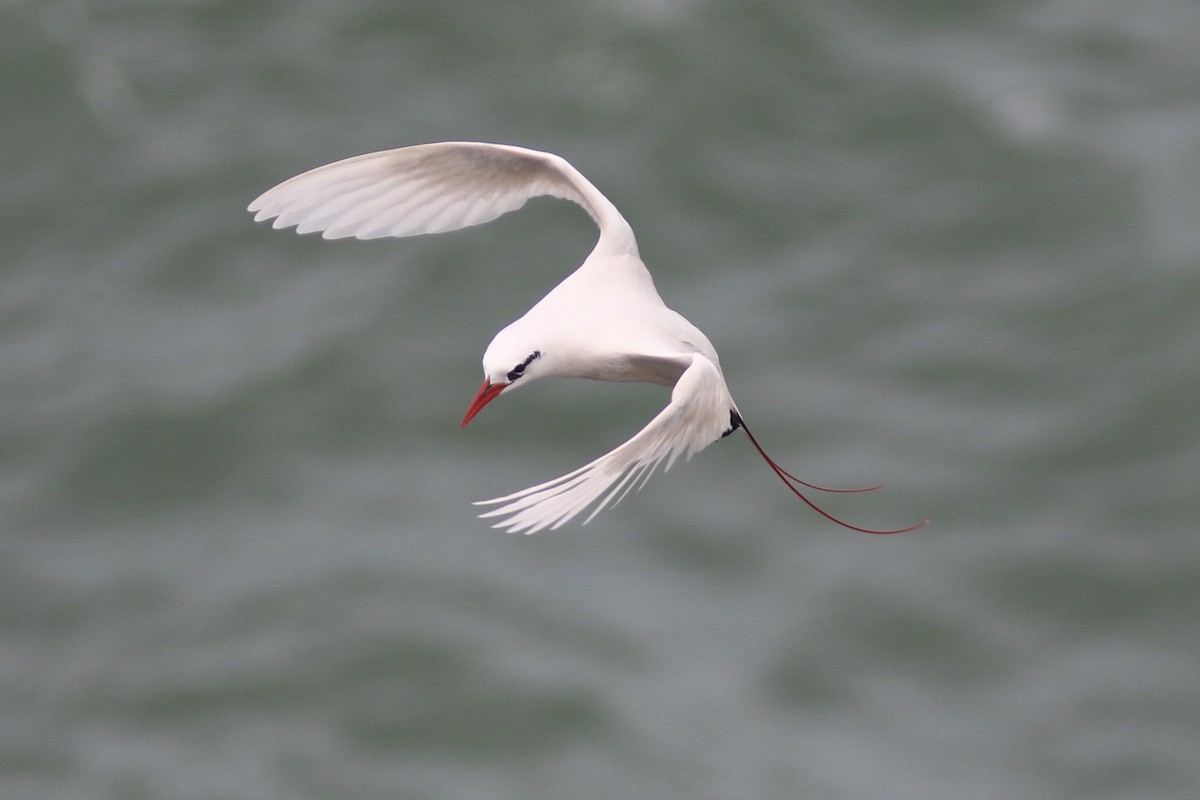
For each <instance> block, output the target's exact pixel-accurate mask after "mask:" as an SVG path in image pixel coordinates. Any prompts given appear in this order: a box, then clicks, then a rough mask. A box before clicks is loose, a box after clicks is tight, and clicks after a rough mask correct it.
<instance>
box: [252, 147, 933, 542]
mask: <svg viewBox="0 0 1200 800" xmlns="http://www.w3.org/2000/svg"><path fill="white" fill-rule="evenodd" d="M541 195H550V196H553V197H559V198H562V199H565V200H571V201H573V202H575V203H578V204H579V205H580V206H582V207H583V209H584V210H585V211H587V213H588V214H590V215H591V217H592V219H593V220H595V222H596V225H597V226H599V228H600V237H599V239H598V240H597V242H596V246H595V247H594V248H593V249H592V252H591V254H589V255H588V257H587V258H586V259H585V260H584V262H583V264H582V265H581V266H580V267H579V268H578V269H577V270H575V271H574V272H573V273H571V274H570V275H568V276H567V277H566V278H565V279H564V280H563V281H562V282H561V283H559V284H558V285H557V286H556V287H554V288H553V289H552V290H551V291H550V293H549V294H547V295H546V296H545V297H543V298H542V299H541V300H539V301H538V302H537V303H536V304H535V305H534V306H533V308H531V309H529V311H528V312H526V314H525V315H524V316H523V317H521V318H520V319H518V320H516V321H515V322H513V323H512V324H510V325H508V326H507V327H506V328H504V329H503V330H501V331H500V332H499V333H497V334H496V336H495V338H493V339H492V342H491V344H489V345H488V347H487V350H486V351H485V352H484V354H483V372H484V380H483V384H482V385H481V386H480V387H479V391H477V392H476V393H475V398H474V399H473V400H472V401H471V404H470V406H468V408H467V413H466V415H465V416H464V417H463V420H462V427H465V426H466V424H467V423H468V422H470V421H471V419H472V418H473V417H474V416H475V415H476V414H478V413H479V411H480V410H481V409H482V408H483V407H484V406H485V405H487V404H488V403H490V402H492V401H493V400H495V399H496V398H497V397H499V396H501V395H502V394H508V393H510V392H512V391H513V390H514V389H516V388H517V387H518V386H524V385H526V384H529V383H532V382H533V381H535V380H538V379H541V378H590V379H593V380H601V381H624V382H643V383H656V384H661V385H663V386H670V387H673V388H672V390H671V402H670V403H668V404H667V406H666V408H664V409H663V410H662V411H660V412H659V413H658V415H657V416H656V417H654V419H652V420H651V421H650V423H649V424H648V425H646V427H644V428H642V430H641V431H639V432H638V433H637V434H636V435H635V436H634V437H633V438H632V439H630V440H629V441H627V442H625V443H624V444H622V445H620V446H619V447H617V448H616V449H614V450H612V451H611V452H609V453H605V454H604V455H602V456H600V457H599V458H597V459H596V460H595V461H592V462H591V463H590V464H586V465H584V466H582V467H580V468H579V469H577V470H574V471H573V472H569V473H567V474H566V475H563V476H562V477H559V478H555V479H554V480H550V481H546V482H545V483H540V484H538V485H537V486H531V487H529V488H528V489H522V490H521V491H518V492H514V493H512V494H509V495H505V496H504V497H497V498H495V499H493V500H483V501H480V502H478V503H476V505H484V506H497V507H496V508H493V509H491V510H489V511H486V512H484V513H483V514H481V515H480V516H481V517H490V518H495V519H498V520H499V521H498V522H497V523H496V524H495V525H494V526H493V527H497V528H504V529H507V530H510V531H519V532H524V533H534V532H536V531H540V530H543V529H545V528H551V529H554V528H558V527H559V526H561V525H563V524H564V523H566V522H567V521H568V520H571V519H573V518H574V517H576V516H578V515H579V514H581V513H582V512H584V511H585V510H587V509H588V508H589V507H591V508H592V510H591V513H590V514H589V515H588V516H587V518H586V519H585V520H584V523H585V524H586V523H587V522H588V521H590V520H591V519H592V517H594V516H595V515H596V514H597V513H599V512H600V511H602V510H603V509H604V508H606V507H609V506H612V505H615V504H616V503H618V502H620V500H621V499H622V498H623V497H624V496H625V495H626V494H628V492H629V491H630V490H631V489H640V488H641V487H642V485H643V484H644V483H645V482H646V480H647V479H648V478H649V477H650V475H651V474H652V473H653V472H654V470H655V469H656V468H657V467H658V466H659V465H660V464H665V466H664V469H669V468H670V467H671V465H672V464H674V463H675V461H676V459H678V458H679V456H681V455H683V456H685V457H686V458H691V457H692V456H693V455H694V454H695V453H697V452H699V451H700V450H703V449H704V448H705V447H708V445H710V444H712V443H713V442H715V441H717V440H718V439H720V438H722V437H724V436H728V435H729V434H731V433H733V432H734V431H736V430H738V429H739V428H740V429H742V430H743V431H745V432H746V435H747V436H748V437H749V438H750V442H751V443H752V444H753V445H754V447H755V449H756V450H758V452H759V453H760V454H761V455H762V457H763V458H764V459H765V460H766V462H767V464H768V465H769V466H770V467H771V469H772V470H774V471H775V474H776V475H778V476H779V478H780V479H781V480H782V481H783V482H784V484H785V485H787V487H788V488H789V489H791V490H792V492H793V493H795V494H796V496H798V497H799V498H800V499H801V500H803V501H804V502H805V503H807V504H808V505H809V506H811V507H812V508H813V509H814V510H816V511H817V512H818V513H820V514H822V515H823V516H825V517H827V518H828V519H830V520H832V521H834V522H836V523H838V524H839V525H843V526H844V527H847V528H850V529H851V530H856V531H860V532H863V533H881V534H882V533H903V532H906V531H911V530H915V529H916V528H920V527H921V526H923V525H924V524H925V522H927V520H922V521H921V522H919V523H917V524H916V525H911V526H909V527H907V528H901V529H898V530H888V531H881V530H871V529H868V528H861V527H858V526H855V525H851V524H849V523H846V522H843V521H842V520H840V519H838V518H836V517H834V516H833V515H831V514H829V513H828V512H826V511H824V510H823V509H821V508H820V507H818V506H817V505H816V504H815V503H813V502H812V501H811V500H809V499H808V497H806V496H805V495H804V494H803V493H802V492H801V491H800V489H799V488H798V486H803V487H806V488H808V489H815V490H818V491H842V492H864V491H871V490H872V489H877V488H880V487H877V486H876V487H869V488H867V489H842V490H832V489H824V488H822V487H819V486H814V485H813V484H810V483H805V482H804V481H801V480H800V479H799V478H796V477H795V476H794V475H792V474H791V473H789V472H787V471H785V470H784V469H783V468H782V467H780V466H779V465H778V464H777V463H775V461H774V460H772V459H771V458H770V456H768V455H767V454H766V453H765V452H764V451H763V449H762V447H760V446H759V444H758V442H757V440H756V439H755V438H754V436H753V435H752V434H751V433H750V430H749V428H747V427H746V422H745V420H744V419H743V418H742V415H741V414H740V413H739V411H738V408H737V405H736V404H735V403H734V402H733V398H732V397H731V396H730V394H729V387H728V386H727V385H726V384H725V377H724V375H723V374H722V373H721V364H720V361H719V360H718V359H717V351H716V350H715V349H714V348H713V346H712V343H711V342H709V340H708V337H707V336H705V335H704V334H703V333H701V332H700V330H699V329H698V328H696V326H695V325H693V324H692V323H690V322H688V321H687V320H686V319H684V318H683V317H682V316H681V315H680V314H678V313H676V312H675V311H672V310H671V309H670V308H667V306H666V304H664V303H663V301H662V299H661V298H660V297H659V296H658V292H657V291H656V290H655V288H654V281H653V280H652V279H651V277H650V272H649V271H648V270H647V269H646V266H645V264H643V263H642V260H641V258H640V257H639V256H638V249H637V242H636V241H635V239H634V236H633V229H632V228H630V227H629V223H628V222H626V221H625V218H624V217H622V216H621V213H620V212H619V211H617V208H616V206H614V205H613V204H612V203H611V202H609V200H608V198H606V197H605V196H604V195H602V194H601V193H600V191H599V190H598V189H596V187H595V186H593V185H592V184H591V182H589V181H588V180H587V178H585V177H583V175H582V174H580V173H579V171H578V170H576V169H575V168H574V167H572V166H571V165H570V164H569V163H567V162H566V160H564V159H563V158H561V157H559V156H556V155H553V154H551V153H544V152H539V151H536V150H529V149H526V148H522V147H514V146H511V145H500V144H484V143H480V142H438V143H434V144H423V145H415V146H412V147H401V148H398V149H394V150H384V151H382V152H378V153H368V154H366V155H361V156H357V157H354V158H347V159H345V160H342V161H337V162H334V163H332V164H327V165H325V166H323V167H317V168H316V169H313V170H310V171H308V172H305V173H303V174H301V175H297V176H296V177H294V178H292V179H290V180H287V181H284V182H283V183H281V184H279V185H278V186H276V187H274V188H273V189H270V190H268V191H266V192H264V193H263V194H262V195H261V196H260V197H258V198H257V199H256V200H254V202H252V203H251V204H250V206H249V210H250V211H251V212H254V219H255V220H256V221H261V220H268V219H272V218H274V220H275V221H274V223H273V227H275V228H287V227H290V226H293V225H294V226H296V232H297V233H313V232H317V231H320V232H321V233H322V236H323V237H324V238H326V239H340V238H344V237H354V238H357V239H376V238H380V237H384V236H414V235H417V234H424V233H442V232H444V231H452V230H457V229H459V228H465V227H468V226H471V225H479V224H481V223H484V222H488V221H490V220H493V219H495V218H496V217H499V216H500V215H501V214H505V213H507V212H509V211H515V210H517V209H518V208H520V207H521V206H523V205H525V202H526V201H527V200H529V198H531V197H538V196H541Z"/></svg>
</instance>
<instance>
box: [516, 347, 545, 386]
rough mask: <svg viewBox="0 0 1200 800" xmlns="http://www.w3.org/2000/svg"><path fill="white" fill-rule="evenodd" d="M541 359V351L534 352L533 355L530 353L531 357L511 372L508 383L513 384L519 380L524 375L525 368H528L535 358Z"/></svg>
mask: <svg viewBox="0 0 1200 800" xmlns="http://www.w3.org/2000/svg"><path fill="white" fill-rule="evenodd" d="M541 357H542V351H541V350H534V351H533V352H532V353H530V354H529V356H528V357H527V358H526V359H525V360H524V361H522V362H521V363H520V364H517V365H516V366H515V367H513V368H512V369H511V370H509V373H508V382H509V383H512V382H513V381H515V380H516V379H517V378H519V377H521V376H522V375H524V374H525V368H526V367H528V366H529V365H530V363H532V362H533V360H534V359H535V358H541Z"/></svg>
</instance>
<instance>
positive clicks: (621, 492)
mask: <svg viewBox="0 0 1200 800" xmlns="http://www.w3.org/2000/svg"><path fill="white" fill-rule="evenodd" d="M731 409H733V400H732V398H731V397H730V396H729V389H728V388H727V387H726V385H725V379H724V378H723V377H722V376H721V372H720V370H719V369H717V366H716V365H715V364H713V363H712V362H711V361H709V360H708V359H707V358H706V357H704V356H703V355H701V354H699V353H696V354H693V355H692V360H691V365H690V366H688V367H687V368H686V369H685V370H684V371H683V374H682V375H681V376H680V377H679V380H678V381H676V383H675V388H674V389H673V390H672V392H671V402H670V403H668V404H667V406H666V408H664V409H663V410H662V411H660V412H659V413H658V415H657V416H656V417H655V418H654V419H652V420H651V421H650V423H649V424H648V425H647V426H646V427H644V428H642V429H641V430H640V431H639V432H638V433H637V434H636V435H635V436H634V437H633V438H632V439H630V440H629V441H627V442H625V443H624V444H622V445H621V446H619V447H617V448H616V449H615V450H612V451H610V452H608V453H605V454H604V455H602V456H600V457H599V458H597V459H596V460H595V461H593V462H592V463H590V464H586V465H584V466H582V467H580V468H579V469H577V470H575V471H573V472H568V473H567V474H566V475H563V476H561V477H559V478H555V479H554V480H551V481H546V482H545V483H540V484H538V485H537V486H531V487H529V488H528V489H522V490H521V491H519V492H514V493H512V494H510V495H505V496H504V497H497V498H495V499H493V500H481V501H479V502H477V503H476V504H475V505H486V506H490V505H498V506H500V507H499V508H494V509H492V510H491V511H487V512H484V513H483V514H480V515H479V516H480V517H484V518H498V519H500V521H499V522H497V523H496V524H495V525H493V527H495V528H503V529H505V530H509V531H513V532H519V533H536V532H537V531H540V530H544V529H545V528H550V529H551V530H553V529H555V528H558V527H560V526H561V525H563V524H564V523H566V522H568V521H569V520H571V519H573V518H574V517H576V516H578V515H579V514H580V513H582V512H583V511H585V510H586V509H587V508H588V507H589V506H593V504H594V506H595V507H594V508H592V511H591V513H590V514H588V516H587V518H586V519H585V520H584V521H583V522H584V524H587V522H589V521H590V520H591V519H592V517H594V516H596V515H597V514H599V513H600V512H601V511H603V510H604V509H605V508H608V507H610V506H613V505H616V504H617V503H619V502H620V501H621V499H622V498H623V497H625V495H626V494H628V493H629V492H630V491H631V490H633V489H640V488H641V487H642V486H643V485H644V484H645V483H646V481H647V480H649V478H650V476H651V475H652V474H654V470H655V469H657V468H658V466H659V464H662V463H663V462H666V463H665V465H664V467H663V469H670V468H671V465H672V464H674V463H675V461H676V459H678V458H679V456H681V455H682V456H684V457H685V458H691V457H692V455H694V454H695V453H698V452H700V451H701V450H703V449H704V448H705V447H708V445H710V444H712V443H713V442H715V441H716V440H717V439H719V438H721V436H722V434H724V433H725V432H726V431H728V430H729V425H730V415H729V412H730V410H731Z"/></svg>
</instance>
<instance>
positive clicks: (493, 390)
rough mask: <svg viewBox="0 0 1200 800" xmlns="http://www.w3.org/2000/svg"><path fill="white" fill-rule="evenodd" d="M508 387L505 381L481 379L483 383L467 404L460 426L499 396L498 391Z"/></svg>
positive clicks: (465, 424) (463, 425)
mask: <svg viewBox="0 0 1200 800" xmlns="http://www.w3.org/2000/svg"><path fill="white" fill-rule="evenodd" d="M506 388H508V384H507V383H497V384H493V383H492V382H491V381H489V380H488V379H487V378H484V379H483V385H482V386H480V387H479V391H478V392H476V393H475V399H474V400H472V401H471V405H469V406H467V413H466V416H464V417H463V421H462V425H459V427H460V428H465V427H467V423H468V422H470V421H471V418H472V417H474V416H475V415H476V414H478V413H479V412H480V411H482V410H483V407H484V406H486V405H487V404H488V403H490V402H492V401H493V400H495V399H496V398H497V397H499V396H500V393H501V392H503V391H504V390H505V389H506Z"/></svg>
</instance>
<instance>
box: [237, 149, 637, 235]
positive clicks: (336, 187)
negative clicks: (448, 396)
mask: <svg viewBox="0 0 1200 800" xmlns="http://www.w3.org/2000/svg"><path fill="white" fill-rule="evenodd" d="M540 195H550V196H553V197H560V198H563V199H566V200H571V201H573V202H575V203H578V204H579V205H581V206H582V207H583V208H584V210H586V211H587V212H588V213H589V214H590V215H591V216H592V219H594V220H595V221H596V224H597V225H598V226H599V227H600V235H601V241H602V242H605V241H606V240H609V241H612V242H613V243H614V244H617V243H619V242H623V240H624V239H626V238H628V240H629V242H630V243H632V241H633V234H632V231H631V230H630V228H629V225H628V223H627V222H626V221H625V219H624V218H623V217H622V216H621V214H620V212H618V211H617V209H616V207H615V206H613V204H612V203H610V202H609V201H608V199H607V198H605V197H604V195H602V194H601V193H600V191H599V190H598V189H596V187H595V186H593V185H592V184H591V183H590V182H589V181H588V180H587V179H586V178H584V177H583V175H581V174H580V173H579V171H578V170H576V169H575V168H574V167H572V166H571V165H570V164H569V163H567V161H566V160H564V159H563V158H561V157H559V156H556V155H554V154H552V153H543V152H540V151H537V150H529V149H526V148H523V147H514V146H511V145H500V144H485V143H481V142H437V143H434V144H422V145H414V146H412V147H401V148H398V149H395V150H384V151H381V152H378V153H368V154H367V155H361V156H356V157H354V158H347V159H345V160H343V161H336V162H334V163H332V164H327V165H325V166H323V167H317V168H316V169H313V170H309V171H308V172H305V173H303V174H301V175H297V176H296V177H294V178H292V179H290V180H287V181H284V182H283V183H281V184H279V185H278V186H276V187H274V188H273V189H269V190H267V191H266V192H264V193H263V194H262V195H261V196H259V197H258V198H256V199H255V200H254V202H252V203H251V204H250V206H249V210H250V211H252V212H254V219H255V220H256V221H262V220H268V219H272V218H274V220H275V222H274V223H273V226H274V227H276V228H287V227H290V226H292V225H295V226H296V232H297V233H313V232H316V231H321V232H322V236H324V238H326V239H339V238H344V237H348V236H353V237H355V238H358V239H377V238H381V237H384V236H413V235H416V234H422V233H442V232H444V231H452V230H457V229H458V228H465V227H468V226H471V225H479V224H481V223H484V222H489V221H491V220H493V219H495V218H496V217H498V216H500V215H501V214H505V213H507V212H509V211H515V210H517V209H518V208H520V207H521V206H523V205H525V202H526V201H527V200H528V199H529V198H531V197H537V196H540Z"/></svg>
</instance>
